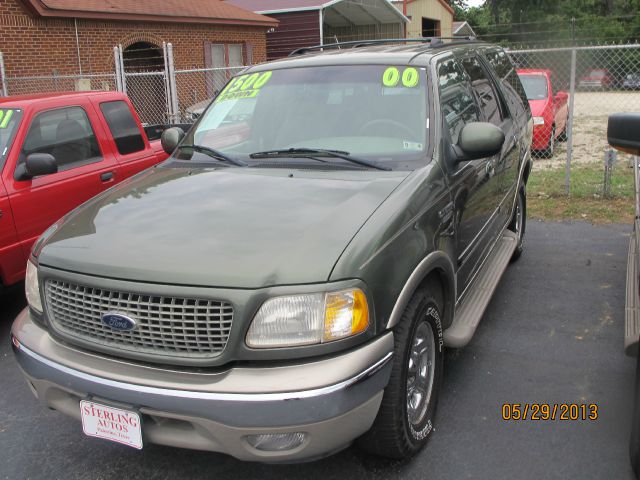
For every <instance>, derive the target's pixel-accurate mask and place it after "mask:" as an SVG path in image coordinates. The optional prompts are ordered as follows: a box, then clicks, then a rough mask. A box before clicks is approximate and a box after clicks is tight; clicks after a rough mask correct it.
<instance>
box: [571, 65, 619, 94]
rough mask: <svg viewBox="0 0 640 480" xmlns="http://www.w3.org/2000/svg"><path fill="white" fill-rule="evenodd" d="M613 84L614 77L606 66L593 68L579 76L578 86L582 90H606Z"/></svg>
mask: <svg viewBox="0 0 640 480" xmlns="http://www.w3.org/2000/svg"><path fill="white" fill-rule="evenodd" d="M614 84H615V79H614V78H613V76H612V75H611V74H610V73H609V70H607V69H606V68H594V69H592V70H589V71H588V72H587V73H586V74H585V75H583V76H582V77H580V81H579V82H578V88H579V89H581V90H582V89H584V90H589V89H590V90H608V89H610V88H612V87H613V86H614Z"/></svg>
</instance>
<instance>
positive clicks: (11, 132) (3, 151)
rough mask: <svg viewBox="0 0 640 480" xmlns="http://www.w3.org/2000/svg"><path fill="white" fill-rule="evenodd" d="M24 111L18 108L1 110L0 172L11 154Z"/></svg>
mask: <svg viewBox="0 0 640 480" xmlns="http://www.w3.org/2000/svg"><path fill="white" fill-rule="evenodd" d="M21 119H22V110H20V109H17V108H0V170H1V169H2V166H3V165H4V160H5V158H6V157H7V153H9V147H10V146H11V142H12V141H13V137H14V136H15V134H16V132H17V131H18V126H19V125H20V120H21Z"/></svg>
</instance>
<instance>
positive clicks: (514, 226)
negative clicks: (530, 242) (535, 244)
mask: <svg viewBox="0 0 640 480" xmlns="http://www.w3.org/2000/svg"><path fill="white" fill-rule="evenodd" d="M526 227H527V194H526V192H525V189H524V187H520V190H519V191H518V199H517V201H516V208H515V210H514V212H513V218H512V219H511V224H510V225H509V230H511V231H512V232H513V233H515V234H516V235H517V236H518V245H517V246H516V249H515V250H514V251H513V255H512V256H511V261H512V262H515V261H516V260H517V259H519V258H520V255H522V252H523V251H524V233H525V230H526Z"/></svg>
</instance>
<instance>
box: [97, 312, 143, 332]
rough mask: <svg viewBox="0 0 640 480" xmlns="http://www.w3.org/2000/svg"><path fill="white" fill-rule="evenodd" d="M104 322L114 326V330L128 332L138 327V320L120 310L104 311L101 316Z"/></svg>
mask: <svg viewBox="0 0 640 480" xmlns="http://www.w3.org/2000/svg"><path fill="white" fill-rule="evenodd" d="M100 319H101V320H102V323H104V324H105V325H107V326H109V327H111V328H113V329H114V330H118V331H122V332H128V331H130V330H133V329H134V328H136V321H135V320H134V319H133V318H131V317H129V316H127V315H125V314H123V313H119V312H107V313H103V314H102V317H100Z"/></svg>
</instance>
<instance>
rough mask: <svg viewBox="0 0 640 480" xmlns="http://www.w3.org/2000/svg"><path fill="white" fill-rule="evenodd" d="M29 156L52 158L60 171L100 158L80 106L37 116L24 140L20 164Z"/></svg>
mask: <svg viewBox="0 0 640 480" xmlns="http://www.w3.org/2000/svg"><path fill="white" fill-rule="evenodd" d="M32 153H49V154H51V155H53V157H54V158H55V159H56V163H57V164H58V169H59V170H69V169H70V168H76V167H80V166H82V165H86V164H89V163H94V162H99V161H100V160H101V159H102V154H101V152H100V148H99V146H98V141H97V140H96V136H95V134H94V132H93V128H91V123H90V122H89V117H87V114H86V112H85V111H84V109H83V108H81V107H68V108H58V109H55V110H49V111H46V112H42V113H39V114H38V115H36V116H35V118H34V119H33V121H32V122H31V126H30V127H29V132H28V133H27V137H26V138H25V140H24V144H23V146H22V152H21V155H20V161H21V162H23V161H24V160H25V159H26V157H27V156H28V155H30V154H32Z"/></svg>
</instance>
